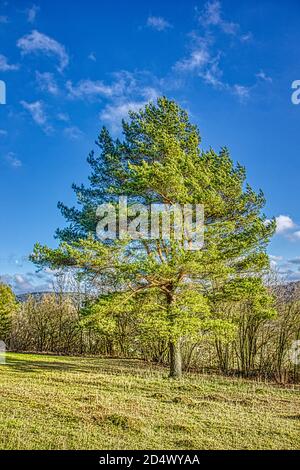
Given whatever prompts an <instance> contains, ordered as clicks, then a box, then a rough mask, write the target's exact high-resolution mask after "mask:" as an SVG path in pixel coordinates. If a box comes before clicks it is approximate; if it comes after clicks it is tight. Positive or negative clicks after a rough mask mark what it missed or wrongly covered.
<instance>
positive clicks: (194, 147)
mask: <svg viewBox="0 0 300 470" xmlns="http://www.w3.org/2000/svg"><path fill="white" fill-rule="evenodd" d="M123 134H124V139H123V141H120V140H119V139H117V140H115V141H113V139H112V138H111V136H110V135H109V132H108V131H107V130H106V129H105V128H103V129H102V131H101V133H100V136H99V140H98V146H99V148H100V154H99V155H95V153H93V152H92V153H91V154H90V155H89V158H88V162H89V164H90V165H91V168H92V173H91V176H90V186H89V187H84V186H83V185H82V186H76V185H74V186H73V188H74V190H75V193H76V195H77V198H78V203H79V205H80V207H79V208H74V207H73V208H68V207H66V206H65V205H63V204H62V203H60V204H59V207H60V209H61V211H62V213H63V215H64V216H65V218H66V220H67V222H68V223H69V225H68V226H67V227H66V228H65V229H63V230H58V232H57V236H58V238H59V239H60V240H61V244H60V246H59V248H57V249H55V250H52V249H49V248H47V247H43V246H41V245H36V246H35V248H34V252H33V255H32V260H33V261H34V262H35V263H36V264H38V265H40V266H44V265H49V266H50V267H53V268H58V267H62V268H64V267H73V268H74V269H76V270H77V271H79V272H81V273H82V274H84V275H86V276H88V277H89V279H91V280H92V281H93V282H96V283H97V285H98V286H101V295H103V294H104V295H105V297H100V299H99V300H98V301H97V303H96V305H95V306H94V307H91V308H90V320H89V321H91V320H94V321H95V324H96V325H97V328H100V329H103V331H108V332H109V331H110V330H111V331H112V329H113V320H111V318H110V314H112V313H113V312H114V314H115V315H119V314H120V313H121V312H122V311H124V309H125V310H126V309H127V311H128V308H129V310H130V311H133V310H134V303H135V308H138V309H139V313H140V315H139V322H141V323H142V326H141V330H142V331H144V332H145V331H149V330H151V329H152V330H154V331H156V333H157V335H159V336H160V337H162V338H165V339H168V340H169V341H170V342H177V341H180V338H181V337H185V336H188V337H194V336H197V335H200V332H201V331H202V330H206V329H212V330H213V329H214V328H215V330H216V332H218V335H220V330H221V325H222V320H223V326H224V331H226V330H228V331H229V330H230V327H229V326H228V322H226V321H225V320H224V319H222V317H221V316H220V315H219V314H218V310H219V307H218V305H219V302H224V299H225V300H226V298H231V299H233V300H234V301H235V302H242V301H247V302H251V308H253V312H255V313H256V314H260V315H263V316H269V315H272V314H273V310H272V300H271V299H270V298H269V297H268V294H267V292H266V291H264V290H263V286H262V283H261V281H260V278H261V276H262V274H263V273H264V272H265V271H266V270H267V269H268V264H269V261H268V256H267V255H266V251H265V250H266V246H267V243H268V241H269V239H270V237H271V236H272V234H273V232H274V229H275V222H274V221H272V222H270V223H266V218H265V216H264V215H263V214H262V213H261V211H262V208H263V206H264V204H265V200H264V196H263V194H262V192H261V191H259V192H258V193H256V192H255V191H254V190H253V189H252V188H251V187H250V186H249V185H248V184H246V183H245V178H246V176H245V169H244V168H243V167H241V166H240V165H239V164H237V165H236V166H235V165H234V164H233V162H232V160H231V158H230V156H229V152H228V150H227V149H226V148H223V149H221V151H220V153H218V154H217V153H215V152H214V151H213V150H212V149H210V150H208V151H206V152H205V151H203V150H201V149H200V141H201V139H200V135H199V132H198V129H197V128H196V126H194V125H192V124H191V123H190V121H189V118H188V115H187V113H186V112H185V111H184V110H182V109H181V108H180V107H179V106H178V105H177V104H176V103H175V102H174V101H169V100H168V99H167V98H164V97H162V98H159V99H158V100H157V103H156V104H154V103H150V104H148V105H146V106H145V107H144V108H143V109H141V110H140V111H138V112H130V113H129V121H128V122H123ZM124 194H126V195H127V196H131V197H132V200H133V201H138V202H139V203H144V204H149V203H165V204H185V203H191V204H203V205H204V210H205V233H204V247H203V249H202V250H198V251H190V250H185V249H184V244H183V242H182V241H181V240H175V239H174V237H173V239H171V240H170V241H166V240H164V239H162V238H160V239H158V240H139V241H130V240H125V241H123V242H119V241H116V242H102V241H100V240H97V239H96V235H95V230H96V224H97V217H96V208H97V206H98V205H99V204H101V203H103V202H109V203H111V204H116V201H117V197H118V196H119V195H124ZM107 294H116V295H112V296H107ZM141 296H142V297H141ZM124 299H125V300H124ZM126 299H130V306H128V300H126ZM85 321H88V320H85Z"/></svg>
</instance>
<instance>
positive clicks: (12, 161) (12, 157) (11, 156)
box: [5, 152, 22, 168]
mask: <svg viewBox="0 0 300 470" xmlns="http://www.w3.org/2000/svg"><path fill="white" fill-rule="evenodd" d="M5 160H6V161H7V163H8V164H9V165H10V166H11V167H13V168H20V167H21V166H22V162H21V160H20V159H19V158H17V156H16V154H15V153H14V152H9V153H7V154H6V155H5Z"/></svg>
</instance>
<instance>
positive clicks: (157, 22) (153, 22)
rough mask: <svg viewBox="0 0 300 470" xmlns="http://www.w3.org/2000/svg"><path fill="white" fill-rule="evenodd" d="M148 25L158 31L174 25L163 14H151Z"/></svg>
mask: <svg viewBox="0 0 300 470" xmlns="http://www.w3.org/2000/svg"><path fill="white" fill-rule="evenodd" d="M147 26H149V27H150V28H152V29H155V30H156V31H165V30H166V29H168V28H171V27H172V25H171V24H170V23H169V22H168V21H167V20H165V18H163V17H162V16H149V17H148V18H147Z"/></svg>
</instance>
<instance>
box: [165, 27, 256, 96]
mask: <svg viewBox="0 0 300 470" xmlns="http://www.w3.org/2000/svg"><path fill="white" fill-rule="evenodd" d="M191 37H192V43H191V46H190V47H191V52H190V54H189V55H188V56H187V57H185V58H183V59H181V60H179V61H177V62H176V63H175V65H174V67H173V70H174V71H175V72H179V73H185V74H187V73H189V76H190V74H191V73H193V75H195V76H198V77H200V78H202V80H203V81H204V82H205V83H206V84H208V85H210V86H212V87H214V88H216V89H221V90H225V91H228V92H231V93H232V94H234V95H235V96H237V98H238V99H239V101H241V102H245V101H246V100H247V99H248V98H249V97H250V91H251V88H250V87H248V86H245V85H241V84H233V85H231V84H230V83H228V82H226V80H225V79H224V77H223V75H224V74H223V70H222V68H221V65H220V62H221V58H222V53H220V52H217V53H214V52H213V44H214V41H213V39H212V37H211V36H209V37H201V36H200V37H199V36H197V35H196V34H195V33H193V34H192V35H191Z"/></svg>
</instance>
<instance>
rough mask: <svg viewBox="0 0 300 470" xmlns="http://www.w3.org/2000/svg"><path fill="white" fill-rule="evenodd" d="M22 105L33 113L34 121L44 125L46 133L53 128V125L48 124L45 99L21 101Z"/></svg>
mask: <svg viewBox="0 0 300 470" xmlns="http://www.w3.org/2000/svg"><path fill="white" fill-rule="evenodd" d="M21 105H22V106H23V108H24V109H26V110H27V111H28V112H29V113H30V114H31V117H32V119H33V120H34V122H35V123H36V124H38V125H39V126H40V127H42V129H43V130H44V131H45V132H46V133H49V132H50V131H51V130H52V128H51V126H50V125H49V124H48V117H47V114H46V111H45V106H44V103H43V101H34V102H32V103H28V102H27V101H21Z"/></svg>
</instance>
